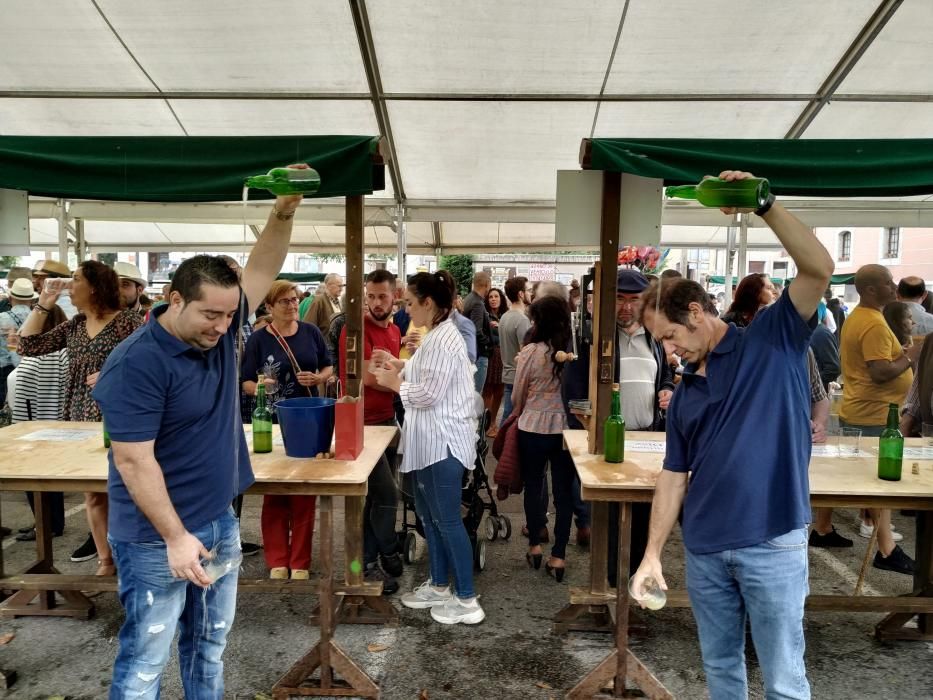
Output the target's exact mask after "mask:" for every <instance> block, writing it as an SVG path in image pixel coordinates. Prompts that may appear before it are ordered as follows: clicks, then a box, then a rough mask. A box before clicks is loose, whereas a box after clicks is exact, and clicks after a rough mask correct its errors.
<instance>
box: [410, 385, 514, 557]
mask: <svg viewBox="0 0 933 700" xmlns="http://www.w3.org/2000/svg"><path fill="white" fill-rule="evenodd" d="M476 398H477V401H478V406H477V414H478V416H479V420H478V421H477V437H476V462H475V463H474V468H473V470H472V471H466V472H465V473H464V476H463V488H462V490H461V492H460V512H461V514H462V515H463V525H464V527H465V528H466V531H467V535H468V536H469V538H470V546H471V547H472V548H473V568H474V569H475V570H476V571H483V570H484V569H485V568H486V543H487V541H488V542H494V541H495V540H497V539H499V538H500V537H501V538H502V539H503V540H508V539H509V538H510V537H511V536H512V522H511V521H510V520H509V518H508V516H506V515H500V514H499V509H498V507H497V506H496V499H495V498H494V496H493V493H492V487H491V486H490V484H489V477H488V476H487V475H486V455H487V454H488V453H489V445H488V444H487V442H486V431H487V430H488V429H489V425H490V423H491V422H492V416H490V414H489V411H487V410H486V409H485V408H484V407H483V402H482V398H481V397H480V396H479V394H477V395H476ZM405 476H410V475H409V474H406V475H405ZM400 491H401V493H402V529H401V530H400V531H399V532H397V533H396V538H397V541H398V550H399V552H400V553H401V555H402V557H403V558H404V560H405V563H406V564H411V563H412V562H413V561H414V560H415V551H416V549H415V548H416V545H417V540H416V539H415V532H417V533H418V534H419V535H421V537H422V538H423V537H424V528H423V526H422V525H421V519H420V518H419V517H418V515H417V513H415V500H414V496H413V491H412V489H411V488H410V480H408V479H406V480H405V481H404V482H403V484H402V488H401V489H400ZM487 512H488V513H489V515H488V516H487V517H486V518H485V522H484V520H483V515H484V514H485V513H487ZM481 529H482V536H480V534H481V533H480V530H481Z"/></svg>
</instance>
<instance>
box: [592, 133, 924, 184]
mask: <svg viewBox="0 0 933 700" xmlns="http://www.w3.org/2000/svg"><path fill="white" fill-rule="evenodd" d="M588 141H589V143H585V144H584V146H585V147H586V146H588V147H589V154H588V157H587V155H586V151H585V150H584V158H583V160H584V162H583V167H584V168H587V169H590V170H609V171H613V172H623V173H630V174H633V175H642V176H644V177H653V178H661V179H663V180H664V182H665V184H668V185H686V184H693V183H696V182H699V181H700V179H701V178H702V177H703V176H704V175H718V174H719V173H720V172H722V171H723V170H748V171H750V172H752V173H754V174H755V175H758V176H760V177H766V178H768V180H770V182H771V190H772V191H773V192H774V193H775V194H778V195H797V196H811V197H867V196H872V197H897V196H901V197H904V196H908V195H917V194H931V193H933V139H875V140H845V139H836V140H834V139H801V140H793V141H790V140H783V139H768V140H728V139H642V140H626V139H589V140H588Z"/></svg>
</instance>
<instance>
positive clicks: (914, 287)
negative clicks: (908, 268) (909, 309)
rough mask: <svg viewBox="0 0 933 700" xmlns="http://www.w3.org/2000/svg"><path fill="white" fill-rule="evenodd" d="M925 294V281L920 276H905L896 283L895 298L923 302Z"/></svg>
mask: <svg viewBox="0 0 933 700" xmlns="http://www.w3.org/2000/svg"><path fill="white" fill-rule="evenodd" d="M926 295H927V286H926V283H925V282H924V281H923V280H922V279H921V278H920V277H905V278H903V279H902V280H901V281H900V282H898V284H897V298H898V299H900V300H901V301H913V302H916V303H917V304H920V303H921V302H923V300H924V299H925V298H926Z"/></svg>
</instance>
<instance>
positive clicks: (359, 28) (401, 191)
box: [350, 0, 405, 203]
mask: <svg viewBox="0 0 933 700" xmlns="http://www.w3.org/2000/svg"><path fill="white" fill-rule="evenodd" d="M350 14H352V15H353V26H354V27H355V28H356V38H357V41H358V42H359V45H360V57H361V58H362V59H363V68H364V70H365V71H366V82H367V83H368V84H369V94H370V96H371V98H372V102H373V109H374V111H375V114H376V123H377V124H378V125H379V133H380V135H381V136H382V138H383V139H385V143H386V148H387V149H388V152H389V176H390V177H391V179H392V188H393V189H394V190H395V199H396V201H397V202H399V203H404V201H405V186H404V184H403V183H402V173H401V171H400V169H399V165H398V152H397V151H396V150H395V139H394V138H393V137H392V125H391V124H390V122H389V109H388V107H387V106H386V100H385V97H384V95H383V93H382V77H381V76H380V75H379V61H378V60H377V59H376V46H375V44H374V43H373V33H372V28H371V27H370V26H369V15H368V14H367V12H366V1H365V0H350Z"/></svg>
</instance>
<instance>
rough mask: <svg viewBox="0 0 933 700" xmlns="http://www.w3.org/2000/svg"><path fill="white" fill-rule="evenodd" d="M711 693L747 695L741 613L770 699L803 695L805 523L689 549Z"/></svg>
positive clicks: (690, 584) (720, 698) (716, 699)
mask: <svg viewBox="0 0 933 700" xmlns="http://www.w3.org/2000/svg"><path fill="white" fill-rule="evenodd" d="M686 560H687V593H688V594H689V595H690V604H691V605H692V606H693V616H694V617H695V618H696V622H697V630H698V632H699V636H700V649H701V651H702V652H703V668H704V670H705V671H706V683H707V685H708V686H709V694H710V698H711V700H733V698H746V697H748V680H747V677H746V673H745V620H746V618H748V619H750V620H751V627H752V640H753V641H754V643H755V651H756V653H757V654H758V662H759V663H760V665H761V674H762V676H763V678H764V684H765V697H766V698H767V699H768V700H778V699H779V698H780V699H781V700H789V699H791V698H793V699H797V700H799V699H802V698H806V699H808V698H809V697H810V684H809V683H808V682H807V675H806V669H805V668H804V663H803V652H804V638H803V603H804V599H805V598H806V597H807V593H808V592H809V578H808V570H807V529H806V528H801V529H799V530H791V531H790V532H787V533H785V534H783V535H780V536H778V537H775V538H774V539H772V540H768V541H766V542H762V543H761V544H756V545H753V546H751V547H743V548H741V549H730V550H726V551H724V552H715V553H713V554H693V553H691V552H690V551H689V550H688V551H687V553H686Z"/></svg>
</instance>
